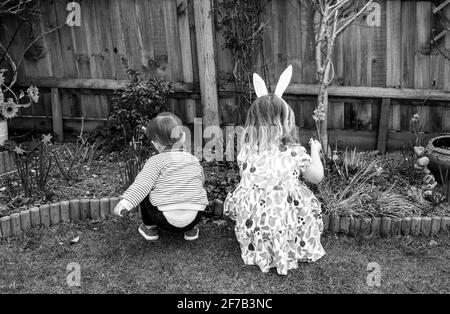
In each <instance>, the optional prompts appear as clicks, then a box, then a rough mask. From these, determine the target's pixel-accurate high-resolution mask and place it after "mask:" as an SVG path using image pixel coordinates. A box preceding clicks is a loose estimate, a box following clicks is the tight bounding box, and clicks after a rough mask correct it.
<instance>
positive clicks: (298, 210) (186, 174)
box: [115, 66, 325, 275]
mask: <svg viewBox="0 0 450 314" xmlns="http://www.w3.org/2000/svg"><path fill="white" fill-rule="evenodd" d="M291 76H292V67H291V66H290V67H288V69H286V71H285V72H283V74H282V75H281V77H280V80H279V82H278V84H277V87H276V89H275V93H274V94H273V95H269V93H268V92H267V88H266V86H265V83H264V81H263V80H262V79H261V78H260V77H259V76H258V75H257V74H254V76H253V84H254V87H255V92H256V95H257V96H258V99H257V100H256V101H255V102H254V103H253V104H252V106H251V107H250V109H249V111H248V115H247V120H246V124H245V127H244V132H243V134H242V145H241V151H240V153H239V155H238V157H237V161H238V165H239V169H240V174H241V181H240V183H239V185H238V186H237V187H236V189H235V190H234V191H233V192H231V193H229V194H228V196H227V198H226V200H225V203H224V212H225V214H226V215H229V216H230V218H231V219H233V220H235V221H236V226H235V233H236V238H237V240H238V242H239V244H240V247H241V252H242V259H243V260H244V263H245V264H247V265H258V266H259V267H260V269H261V271H263V272H268V271H269V270H270V269H271V268H273V267H275V268H276V269H277V272H278V273H279V274H283V275H285V274H287V271H288V270H289V269H293V268H297V267H298V261H306V262H313V261H316V260H318V259H319V258H321V257H322V256H323V255H324V254H325V251H324V249H323V247H322V245H321V243H320V235H321V233H322V231H323V222H322V216H321V208H320V203H319V201H318V200H317V198H316V197H315V196H314V194H313V193H312V192H311V191H310V190H309V189H308V187H307V186H306V185H305V184H304V183H303V182H302V181H301V180H299V177H300V176H301V177H302V178H304V179H305V180H308V181H310V182H312V183H315V184H318V183H319V182H320V181H321V180H322V178H323V166H322V163H321V159H320V155H319V154H320V150H321V146H320V143H319V142H317V141H315V140H312V139H311V141H310V145H311V155H308V154H307V153H306V149H305V148H304V147H303V146H301V145H300V144H298V138H297V132H296V126H295V118H294V113H293V111H292V109H291V107H290V106H289V105H288V104H287V103H286V102H285V101H284V100H283V99H282V98H281V97H282V95H283V93H284V91H285V90H286V88H287V86H288V85H289V82H290V79H291ZM180 125H181V121H180V120H179V119H178V118H177V117H176V116H174V115H172V114H168V113H164V114H161V115H159V116H157V117H156V118H154V119H153V120H152V121H151V122H150V123H149V125H148V127H147V132H146V133H147V136H149V138H150V139H151V141H152V143H153V145H155V147H156V149H157V150H158V151H159V154H158V155H156V156H153V157H151V158H150V159H149V160H148V161H147V162H146V164H145V166H144V168H143V170H142V171H141V172H140V173H139V175H138V176H137V178H136V180H135V182H134V183H133V184H132V185H131V186H130V188H129V189H128V190H127V191H126V192H125V193H124V194H123V196H122V200H121V201H120V203H119V204H118V205H117V207H116V209H115V212H116V214H118V215H121V213H122V211H123V210H131V209H132V208H133V207H136V206H137V205H139V204H140V205H141V206H140V207H141V215H142V220H143V224H141V226H140V227H139V232H140V233H141V234H142V235H143V236H144V238H146V239H147V240H156V239H158V227H160V228H164V229H168V230H172V231H180V232H184V238H185V239H186V240H195V239H197V238H198V233H199V231H198V227H197V226H196V224H197V222H198V219H199V215H198V212H199V211H203V210H204V209H205V206H206V204H207V203H208V201H207V197H206V191H205V189H204V188H203V183H204V175H203V170H202V167H201V166H200V163H199V161H198V160H197V159H196V158H195V157H194V156H193V155H191V154H190V153H188V152H184V151H180V150H176V149H172V147H174V144H175V143H182V142H183V141H184V133H183V132H181V131H180V132H177V131H175V132H172V131H173V130H175V129H179V128H177V127H178V126H180ZM173 133H174V134H173Z"/></svg>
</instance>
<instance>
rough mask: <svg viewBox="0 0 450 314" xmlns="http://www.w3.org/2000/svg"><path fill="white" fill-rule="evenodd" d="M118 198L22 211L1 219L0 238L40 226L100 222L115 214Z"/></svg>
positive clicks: (65, 202) (63, 202)
mask: <svg viewBox="0 0 450 314" xmlns="http://www.w3.org/2000/svg"><path fill="white" fill-rule="evenodd" d="M118 202H119V198H118V197H111V198H101V199H95V198H94V199H74V200H71V201H61V202H58V203H53V204H45V205H41V206H39V207H33V208H30V209H26V210H22V211H21V212H19V213H14V214H11V215H9V216H4V217H2V218H0V236H1V237H3V238H5V237H9V236H13V235H16V234H18V233H20V232H21V231H26V230H29V229H30V228H32V227H38V226H45V227H49V226H53V225H57V224H59V223H61V222H75V223H76V222H80V221H83V220H86V219H92V220H98V219H101V218H106V217H108V216H112V215H113V214H114V207H115V206H116V205H117V203H118Z"/></svg>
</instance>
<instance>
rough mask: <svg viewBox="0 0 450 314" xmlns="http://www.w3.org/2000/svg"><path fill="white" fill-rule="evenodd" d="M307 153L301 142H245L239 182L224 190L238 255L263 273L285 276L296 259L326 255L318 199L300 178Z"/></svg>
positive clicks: (306, 260) (309, 259)
mask: <svg viewBox="0 0 450 314" xmlns="http://www.w3.org/2000/svg"><path fill="white" fill-rule="evenodd" d="M310 162H311V157H310V156H309V155H308V154H307V153H306V150H305V148H304V147H302V146H300V145H288V146H286V145H280V146H273V147H272V148H271V149H270V150H267V151H264V152H260V153H255V152H254V151H252V150H250V149H249V148H248V146H244V147H242V149H241V152H240V153H239V156H238V164H239V168H240V171H241V181H240V183H239V185H238V186H237V188H236V189H235V190H234V191H233V192H231V193H229V194H228V196H227V198H226V200H225V204H224V210H225V214H226V215H228V216H230V217H231V219H233V220H235V221H236V227H235V232H236V237H237V240H238V241H239V243H240V246H241V251H242V259H243V260H244V262H245V264H247V265H258V266H259V267H260V269H261V270H262V271H263V272H268V271H269V269H270V268H272V267H276V269H277V272H278V273H279V274H282V275H286V274H287V271H288V270H289V269H293V268H297V266H298V264H297V263H298V261H303V262H313V261H316V260H318V259H319V258H321V257H322V256H323V255H324V254H325V250H324V249H323V247H322V244H321V243H320V235H321V233H322V231H323V222H322V215H321V209H320V203H319V201H318V200H317V198H316V197H315V195H314V194H313V193H312V192H311V190H309V188H308V187H307V186H306V185H305V184H304V183H303V182H302V181H300V180H299V176H300V174H301V173H302V172H303V171H304V170H305V169H306V168H307V167H308V165H309V164H310Z"/></svg>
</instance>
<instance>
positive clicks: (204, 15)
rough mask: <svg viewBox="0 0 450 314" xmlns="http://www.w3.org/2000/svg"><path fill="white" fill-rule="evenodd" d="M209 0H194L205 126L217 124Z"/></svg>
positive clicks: (217, 107)
mask: <svg viewBox="0 0 450 314" xmlns="http://www.w3.org/2000/svg"><path fill="white" fill-rule="evenodd" d="M211 11H212V7H211V0H194V15H195V34H196V39H197V59H198V68H199V81H200V94H201V103H202V108H203V123H204V125H205V127H208V126H219V99H218V98H219V97H218V95H217V80H216V65H215V52H214V37H213V27H214V25H213V20H212V19H213V17H212V15H211Z"/></svg>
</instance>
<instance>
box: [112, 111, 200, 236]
mask: <svg viewBox="0 0 450 314" xmlns="http://www.w3.org/2000/svg"><path fill="white" fill-rule="evenodd" d="M146 135H147V136H148V137H149V138H150V140H151V141H152V143H153V145H154V146H155V148H156V149H157V150H158V152H159V154H157V155H155V156H152V157H151V158H149V159H148V160H147V162H146V163H145V165H144V167H143V169H142V171H141V172H140V173H139V174H138V175H137V177H136V179H135V181H134V183H133V184H132V185H131V186H130V187H129V188H128V190H126V192H125V193H124V194H123V196H122V199H121V201H120V202H119V204H117V206H116V208H115V209H114V213H115V214H116V215H119V216H122V212H123V211H124V210H128V211H130V210H131V209H132V208H135V207H137V206H138V205H139V204H140V207H141V216H142V220H143V223H142V224H141V225H140V226H139V229H138V231H139V233H140V234H141V235H142V236H143V237H144V238H145V239H147V240H153V241H154V240H158V238H159V228H162V229H165V230H169V231H174V232H184V239H185V240H188V241H189V240H196V239H197V238H198V234H199V230H198V227H197V226H196V225H197V223H198V221H199V218H200V217H199V216H200V215H199V212H200V211H203V210H205V207H206V205H207V204H208V199H207V197H206V191H205V189H204V188H203V184H204V174H203V168H202V166H201V165H200V163H199V161H198V159H197V158H196V157H195V156H193V155H192V154H190V153H188V152H185V151H183V150H182V149H177V148H176V147H179V146H181V145H182V144H183V143H184V141H185V134H184V132H182V130H181V121H180V119H179V118H178V117H177V116H175V115H174V114H171V113H162V114H159V115H158V116H157V117H156V118H154V119H153V120H151V121H150V122H149V123H148V125H147V128H146Z"/></svg>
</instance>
